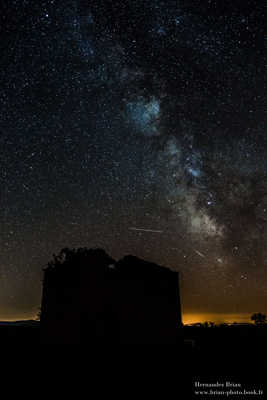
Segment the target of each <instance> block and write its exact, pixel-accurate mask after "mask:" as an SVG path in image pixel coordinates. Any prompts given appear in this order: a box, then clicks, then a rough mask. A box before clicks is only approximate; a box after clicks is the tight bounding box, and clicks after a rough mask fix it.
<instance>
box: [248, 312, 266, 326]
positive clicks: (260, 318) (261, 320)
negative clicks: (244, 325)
mask: <svg viewBox="0 0 267 400" xmlns="http://www.w3.org/2000/svg"><path fill="white" fill-rule="evenodd" d="M250 319H251V320H252V321H254V323H255V324H256V325H261V324H265V323H266V322H267V317H266V315H265V314H262V313H260V312H259V313H254V314H252V316H251V318H250Z"/></svg>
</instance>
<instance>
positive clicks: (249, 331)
mask: <svg viewBox="0 0 267 400" xmlns="http://www.w3.org/2000/svg"><path fill="white" fill-rule="evenodd" d="M0 340H1V343H2V344H5V345H9V346H12V347H15V346H16V345H19V346H32V345H38V344H41V343H40V324H39V323H38V322H33V321H32V322H31V323H29V324H27V323H24V324H6V325H1V324H0ZM173 351H174V352H176V351H177V356H178V357H179V362H180V365H181V366H182V375H181V377H182V378H181V385H182V386H181V393H183V398H184V399H185V400H187V399H190V398H198V399H201V400H203V399H222V398H235V399H249V398H254V399H267V326H263V327H256V326H251V327H244V326H228V327H213V328H204V327H190V326H185V327H184V328H183V332H182V339H181V340H178V341H177V348H176V349H173ZM227 382H228V383H229V385H228V384H227V385H228V386H227V387H226V383H227ZM208 383H218V384H220V386H217V387H213V388H210V387H208V388H207V387H205V386H203V384H205V385H206V384H208ZM232 384H233V386H231V385H232ZM236 384H238V385H241V387H240V386H239V387H236V386H235V385H236ZM221 385H224V386H223V387H222V386H221ZM244 390H246V392H244ZM261 390H262V391H263V392H264V393H263V394H262V393H261V392H260V391H261ZM216 391H217V393H216ZM223 391H224V392H225V393H224V394H223ZM231 391H232V392H231ZM237 391H239V394H238V393H237ZM242 391H243V392H242ZM226 392H228V394H227V393H226ZM241 393H242V395H241ZM249 393H250V394H249Z"/></svg>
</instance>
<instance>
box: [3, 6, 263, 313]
mask: <svg viewBox="0 0 267 400" xmlns="http://www.w3.org/2000/svg"><path fill="white" fill-rule="evenodd" d="M265 24H266V7H265V5H264V2H262V1H259V0H242V1H241V0H231V1H230V0H224V1H220V0H179V1H173V0H162V1H160V0H151V1H144V0H124V1H122V0H121V1H119V0H91V1H83V0H65V1H64V2H62V1H57V0H40V1H38V2H36V1H34V0H8V1H7V0H5V1H2V2H1V10H0V33H1V42H0V47H1V59H0V63H1V64H0V66H1V68H0V81H1V86H0V181H1V189H0V248H1V252H0V319H2V320H3V319H6V320H7V319H27V318H32V317H34V315H36V313H37V311H38V308H39V306H40V300H41V287H42V286H41V285H42V282H41V280H42V277H43V273H42V268H44V267H45V266H46V264H47V262H48V261H49V260H50V259H51V258H52V254H53V253H58V252H59V251H60V250H61V248H63V247H70V248H73V247H84V246H86V247H102V248H104V249H105V250H106V251H107V252H108V253H109V254H110V255H111V256H113V257H115V258H117V259H118V258H120V257H122V256H124V255H126V254H134V255H136V256H139V257H142V258H144V259H146V260H150V261H153V262H156V263H158V264H161V265H165V266H168V267H170V268H172V269H174V270H178V271H180V280H181V282H180V284H181V300H182V309H183V313H184V315H186V314H190V313H191V314H192V313H193V314H194V313H195V314H198V313H199V314H200V313H215V314H216V313H217V314H222V313H235V314H242V313H252V312H258V311H261V312H267V247H266V241H267V157H266V154H267V136H266V120H267V118H266V117H267V115H266V110H267V101H266V66H267V52H266V30H265V29H264V28H265Z"/></svg>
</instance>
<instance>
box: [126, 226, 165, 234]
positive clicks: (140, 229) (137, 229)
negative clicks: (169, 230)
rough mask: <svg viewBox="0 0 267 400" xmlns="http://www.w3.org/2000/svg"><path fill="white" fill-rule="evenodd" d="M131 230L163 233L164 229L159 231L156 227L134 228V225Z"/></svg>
mask: <svg viewBox="0 0 267 400" xmlns="http://www.w3.org/2000/svg"><path fill="white" fill-rule="evenodd" d="M129 230H131V231H141V232H154V233H163V231H159V230H156V229H145V228H134V227H131V228H129Z"/></svg>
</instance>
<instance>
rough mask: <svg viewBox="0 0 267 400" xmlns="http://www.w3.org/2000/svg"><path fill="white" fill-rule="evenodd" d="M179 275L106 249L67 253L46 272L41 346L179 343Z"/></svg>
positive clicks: (67, 251) (55, 259) (64, 252)
mask: <svg viewBox="0 0 267 400" xmlns="http://www.w3.org/2000/svg"><path fill="white" fill-rule="evenodd" d="M181 325H182V321H181V307H180V296H179V281H178V273H177V272H173V271H171V270H169V269H167V268H164V267H161V266H159V265H156V264H153V263H151V262H147V261H144V260H141V259H139V258H137V257H134V256H126V257H124V258H122V259H121V260H119V261H118V262H116V261H115V260H114V259H112V258H111V257H110V256H109V255H107V254H106V252H105V251H104V250H102V249H86V248H85V249H78V250H69V249H63V250H62V251H61V252H60V254H59V255H58V256H54V260H53V261H52V262H50V263H49V265H48V267H47V268H46V269H45V270H44V281H43V295H42V304H41V341H42V343H83V344H88V345H90V344H93V343H96V342H113V343H177V340H179V335H180V331H181V330H180V329H179V328H180V327H181Z"/></svg>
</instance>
